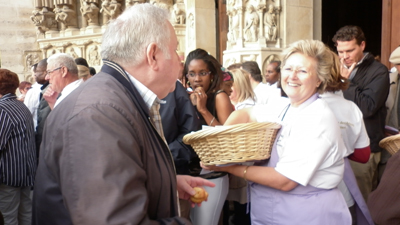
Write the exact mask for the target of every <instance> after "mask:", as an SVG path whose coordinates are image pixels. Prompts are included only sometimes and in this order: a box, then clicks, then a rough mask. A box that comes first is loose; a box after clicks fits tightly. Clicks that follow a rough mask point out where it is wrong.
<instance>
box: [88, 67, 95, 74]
mask: <svg viewBox="0 0 400 225" xmlns="http://www.w3.org/2000/svg"><path fill="white" fill-rule="evenodd" d="M89 71H90V75H92V76H94V75H95V74H96V69H95V68H93V67H89Z"/></svg>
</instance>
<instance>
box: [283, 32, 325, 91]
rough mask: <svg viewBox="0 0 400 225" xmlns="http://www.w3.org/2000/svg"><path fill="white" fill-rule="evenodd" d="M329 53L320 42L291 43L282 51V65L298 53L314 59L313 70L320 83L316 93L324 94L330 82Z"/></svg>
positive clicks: (301, 41)
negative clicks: (315, 62)
mask: <svg viewBox="0 0 400 225" xmlns="http://www.w3.org/2000/svg"><path fill="white" fill-rule="evenodd" d="M330 52H331V50H330V49H329V48H328V47H326V46H325V44H324V43H322V42H321V41H317V40H300V41H297V42H294V43H292V44H291V45H290V46H289V47H288V48H286V49H285V50H283V52H282V55H283V60H282V62H283V63H282V65H283V67H284V66H285V64H286V60H287V59H288V58H289V57H290V56H291V55H293V54H295V53H300V54H303V55H305V56H308V57H311V58H313V59H315V60H316V61H317V65H316V68H315V70H316V71H317V76H318V79H319V80H320V81H321V84H320V85H319V86H318V88H317V92H318V93H323V92H325V88H326V86H327V83H328V82H330V81H331V80H332V76H331V69H332V66H333V59H332V55H331V53H330Z"/></svg>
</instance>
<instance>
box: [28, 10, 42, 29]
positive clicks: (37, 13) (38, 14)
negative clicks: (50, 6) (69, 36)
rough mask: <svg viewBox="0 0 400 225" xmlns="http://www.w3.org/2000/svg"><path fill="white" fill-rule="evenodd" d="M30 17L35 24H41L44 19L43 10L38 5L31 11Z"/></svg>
mask: <svg viewBox="0 0 400 225" xmlns="http://www.w3.org/2000/svg"><path fill="white" fill-rule="evenodd" d="M30 18H31V20H32V22H33V24H35V26H40V25H42V23H43V21H44V15H43V12H42V11H41V10H40V8H39V7H36V8H35V10H33V11H32V16H31V17H30Z"/></svg>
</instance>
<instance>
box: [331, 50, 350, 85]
mask: <svg viewBox="0 0 400 225" xmlns="http://www.w3.org/2000/svg"><path fill="white" fill-rule="evenodd" d="M330 53H331V55H332V59H333V65H332V69H331V78H332V79H331V80H330V81H329V82H328V83H327V86H326V89H325V91H327V92H335V91H339V90H342V91H343V90H346V89H347V88H348V86H349V80H347V79H346V78H344V77H342V74H340V66H341V65H340V59H339V56H338V55H336V53H334V52H333V51H330Z"/></svg>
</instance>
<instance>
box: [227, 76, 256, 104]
mask: <svg viewBox="0 0 400 225" xmlns="http://www.w3.org/2000/svg"><path fill="white" fill-rule="evenodd" d="M230 72H231V73H232V76H233V87H234V88H235V91H236V93H237V96H238V97H237V102H243V101H245V100H246V99H248V98H251V99H253V100H254V101H255V99H256V95H255V94H254V91H253V88H252V87H251V83H250V78H249V76H250V74H249V73H247V72H246V71H244V70H242V69H233V70H230Z"/></svg>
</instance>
